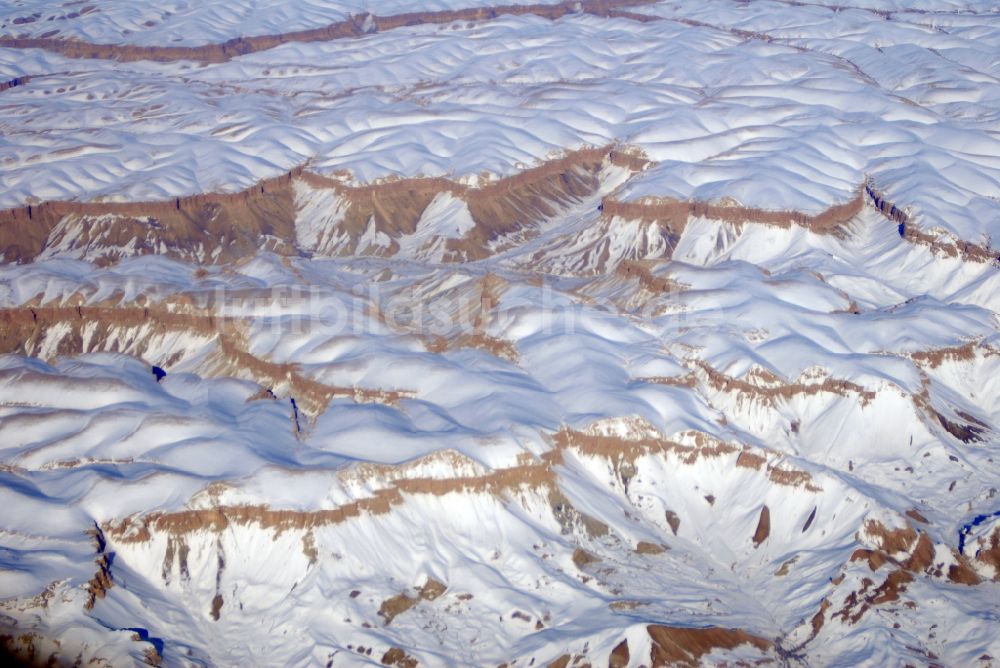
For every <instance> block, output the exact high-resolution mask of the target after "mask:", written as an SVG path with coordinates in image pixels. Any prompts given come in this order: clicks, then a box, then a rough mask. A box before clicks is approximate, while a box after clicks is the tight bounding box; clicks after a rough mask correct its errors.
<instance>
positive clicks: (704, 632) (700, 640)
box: [646, 624, 773, 668]
mask: <svg viewBox="0 0 1000 668" xmlns="http://www.w3.org/2000/svg"><path fill="white" fill-rule="evenodd" d="M646 630H647V632H648V633H649V637H650V639H651V640H652V641H653V647H652V652H651V654H650V660H651V662H652V666H653V667H654V668H656V667H658V666H692V667H694V666H698V665H699V664H700V660H701V657H703V656H705V655H706V654H709V653H710V652H712V651H713V650H716V649H734V648H736V647H739V646H740V645H752V646H754V647H756V648H757V649H758V650H760V651H762V652H766V651H768V650H770V649H771V648H772V646H773V643H772V642H771V641H770V640H766V639H764V638H761V637H759V636H755V635H751V634H749V633H747V632H746V631H743V630H740V629H725V628H718V627H707V628H685V627H677V626H660V625H657V624H651V625H650V626H647V627H646Z"/></svg>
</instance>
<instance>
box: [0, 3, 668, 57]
mask: <svg viewBox="0 0 1000 668" xmlns="http://www.w3.org/2000/svg"><path fill="white" fill-rule="evenodd" d="M649 2H650V0H581V1H580V2H562V3H560V4H555V5H546V4H539V5H496V6H493V7H472V8H468V9H453V10H442V11H434V12H409V13H404V14H395V15H391V16H376V15H373V14H363V15H360V16H352V17H351V18H349V19H346V20H343V21H337V22H336V23H331V24H330V25H327V26H324V27H322V28H312V29H308V30H299V31H294V32H287V33H280V34H277V35H258V36H252V37H234V38H233V39H230V40H227V41H225V42H222V43H221V44H206V45H204V46H132V45H123V44H91V43H88V42H83V41H80V40H66V39H58V38H52V37H33V38H15V37H2V38H0V47H5V48H14V49H46V50H49V51H54V52H56V53H59V54H61V55H63V56H66V57H68V58H101V59H113V60H119V61H123V62H129V61H136V60H155V61H161V62H163V61H175V60H198V61H202V62H211V63H220V62H225V61H227V60H229V59H231V58H235V57H237V56H243V55H246V54H250V53H257V52H259V51H265V50H267V49H273V48H274V47H276V46H280V45H281V44H287V43H290V42H325V41H330V40H335V39H344V38H350V37H360V36H362V35H366V34H369V33H371V32H381V31H385V30H392V29H394V28H399V27H404V26H415V25H423V24H441V23H452V22H454V21H482V20H486V19H492V18H496V17H497V16H502V15H507V14H519V15H524V14H532V15H535V16H541V17H544V18H548V19H553V20H554V19H558V18H560V17H562V16H565V15H566V14H569V13H572V12H574V11H583V12H586V13H589V14H595V15H597V16H609V15H611V12H612V11H613V10H614V9H616V8H618V7H631V6H636V5H643V4H649ZM366 21H367V25H366Z"/></svg>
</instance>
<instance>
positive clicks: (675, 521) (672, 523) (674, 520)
mask: <svg viewBox="0 0 1000 668" xmlns="http://www.w3.org/2000/svg"><path fill="white" fill-rule="evenodd" d="M666 515H667V525H668V526H669V527H670V530H671V531H673V532H674V535H675V536H676V535H677V530H678V529H679V528H680V526H681V518H680V517H678V516H677V513H675V512H674V511H672V510H668V511H666Z"/></svg>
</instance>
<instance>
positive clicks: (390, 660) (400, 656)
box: [382, 647, 419, 668]
mask: <svg viewBox="0 0 1000 668" xmlns="http://www.w3.org/2000/svg"><path fill="white" fill-rule="evenodd" d="M382 665H383V666H395V667H396V668H417V666H418V665H419V664H418V662H417V660H416V659H414V658H413V657H412V656H410V655H409V654H407V653H406V652H404V651H403V650H401V649H400V648H398V647H393V648H391V649H389V650H388V651H387V652H386V653H385V654H383V655H382Z"/></svg>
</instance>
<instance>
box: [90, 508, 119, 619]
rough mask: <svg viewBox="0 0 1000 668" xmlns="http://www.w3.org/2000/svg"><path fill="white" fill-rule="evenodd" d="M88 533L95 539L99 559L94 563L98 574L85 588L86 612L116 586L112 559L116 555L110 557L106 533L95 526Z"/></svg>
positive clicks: (95, 574)
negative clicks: (112, 576)
mask: <svg viewBox="0 0 1000 668" xmlns="http://www.w3.org/2000/svg"><path fill="white" fill-rule="evenodd" d="M87 533H88V534H89V535H90V536H91V537H92V538H93V539H94V544H95V546H96V548H97V555H98V556H97V559H95V560H94V563H96V564H97V572H96V573H94V577H92V578H91V579H90V581H89V582H87V585H86V587H85V589H86V590H87V601H86V602H85V603H84V604H83V607H84V609H85V610H92V609H93V608H94V605H95V604H96V603H97V600H98V599H101V598H104V596H105V595H106V593H107V591H108V590H109V589H111V588H112V587H113V586H114V580H112V578H111V559H112V557H113V556H114V555H113V554H112V555H110V556H109V554H108V552H107V545H108V543H107V540H106V539H105V537H104V531H103V530H102V529H101V528H100V527H98V526H95V527H94V528H93V529H90V530H88V531H87Z"/></svg>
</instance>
